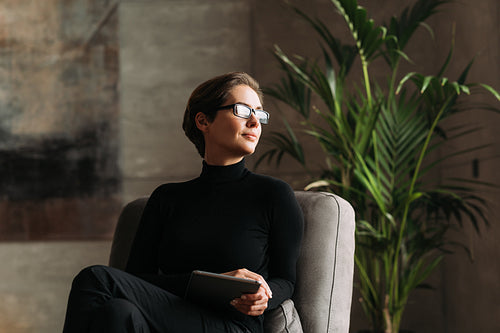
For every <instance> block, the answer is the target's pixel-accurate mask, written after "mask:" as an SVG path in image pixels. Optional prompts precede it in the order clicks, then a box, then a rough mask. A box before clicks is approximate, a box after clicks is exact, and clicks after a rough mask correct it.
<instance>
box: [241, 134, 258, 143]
mask: <svg viewBox="0 0 500 333" xmlns="http://www.w3.org/2000/svg"><path fill="white" fill-rule="evenodd" d="M243 136H244V137H245V138H247V139H250V140H252V141H254V140H257V139H258V136H257V135H256V134H253V133H243Z"/></svg>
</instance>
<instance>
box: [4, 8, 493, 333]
mask: <svg viewBox="0 0 500 333" xmlns="http://www.w3.org/2000/svg"><path fill="white" fill-rule="evenodd" d="M297 3H299V4H300V5H301V6H302V7H303V8H305V9H306V10H307V11H308V12H310V13H316V14H318V15H319V16H321V17H323V18H327V19H329V20H330V23H331V24H332V27H333V29H339V31H344V32H345V29H344V28H343V25H344V23H343V22H342V20H341V19H340V18H338V16H337V15H336V14H335V13H334V12H333V11H331V4H330V3H329V1H327V0H310V1H305V0H304V1H297ZM360 3H361V4H363V5H366V6H368V7H369V8H370V12H371V13H372V14H373V15H374V16H375V18H376V19H377V20H384V19H385V18H387V17H388V15H391V14H396V13H398V12H399V9H397V8H399V6H400V2H399V1H397V0H391V1H385V2H383V3H382V4H377V5H372V2H369V1H363V2H361V1H360ZM117 15H118V21H119V45H120V50H119V53H120V63H119V74H120V115H119V120H118V122H119V127H120V137H119V146H120V158H119V165H120V168H121V172H122V183H123V186H122V192H121V194H120V197H121V200H122V202H125V201H128V200H129V199H131V198H134V197H137V196H142V195H148V194H149V193H150V192H151V191H152V190H153V189H154V187H156V186H157V185H158V184H159V183H162V182H165V181H176V180H183V179H187V178H191V177H194V176H196V175H197V174H198V173H199V169H200V163H201V161H200V159H199V157H198V156H197V154H196V151H195V149H194V147H193V146H192V145H191V144H190V143H189V142H188V141H187V139H186V138H185V137H184V135H183V133H182V132H181V130H180V121H181V115H182V112H183V110H184V106H185V103H186V100H187V98H188V96H189V94H190V92H191V91H192V89H193V88H194V87H195V86H196V85H197V84H198V83H200V82H201V81H203V80H205V79H206V78H208V77H211V76H213V75H215V74H219V73H221V72H225V71H229V70H245V71H249V72H250V73H251V74H253V75H254V76H255V77H256V78H257V79H259V80H260V81H261V83H262V84H263V85H269V84H271V83H274V82H276V81H277V80H278V77H279V70H278V68H277V66H276V62H275V61H274V59H273V57H272V55H271V53H270V49H271V48H272V45H273V44H274V43H278V44H279V45H280V46H281V47H282V48H283V49H284V50H286V51H287V52H289V53H298V54H302V55H315V54H316V55H318V54H319V53H318V47H317V45H318V44H317V40H316V38H315V37H314V38H311V37H310V36H311V30H310V29H308V28H307V27H306V26H305V25H304V23H303V22H301V21H299V20H297V19H296V18H295V17H294V16H293V14H291V13H290V12H288V11H286V10H284V9H283V7H282V5H281V3H280V1H268V0H238V1H230V0H216V1H202V0H188V1H180V0H179V1H177V0H149V1H139V0H137V1H132V0H129V1H121V2H120V5H119V8H118V11H117ZM499 16H500V5H499V4H498V1H496V0H481V1H477V2H474V4H472V3H470V2H465V3H460V4H455V5H453V6H448V9H447V11H446V13H445V14H440V15H439V16H438V17H436V18H435V19H433V20H432V21H431V25H432V27H433V28H434V30H435V32H436V37H435V41H429V38H428V36H427V33H426V32H425V30H424V29H422V31H420V32H419V33H418V34H417V36H416V38H418V39H419V40H420V42H418V43H415V44H414V45H413V47H411V48H410V49H409V50H408V52H409V53H413V54H414V55H415V57H416V58H418V59H420V60H421V61H417V60H418V59H415V60H416V61H417V62H418V63H419V64H423V65H419V66H417V68H415V70H418V71H422V72H425V73H432V71H433V70H435V68H437V66H438V63H440V62H441V60H443V59H444V56H445V55H446V52H447V50H448V48H447V47H448V43H449V41H450V37H451V33H452V32H451V26H452V24H453V23H456V36H457V38H456V51H455V57H454V63H453V65H452V67H451V68H450V73H449V76H450V77H452V78H453V77H454V76H455V75H456V73H457V72H458V71H459V70H460V69H461V68H463V67H464V66H465V65H466V63H467V62H468V60H469V59H470V58H471V57H473V56H474V55H475V54H476V52H480V54H479V56H478V58H477V60H476V64H475V66H474V67H473V70H472V72H471V77H472V78H473V79H474V80H480V81H482V82H486V83H490V84H492V85H493V86H495V87H496V88H497V89H500V81H499V80H500V69H499V62H498V59H499V52H500V51H499V48H500V43H499V41H498V35H497V34H492V33H491V31H494V32H498V31H500V27H499V22H500V17H499ZM443 45H444V46H443ZM423 46H425V47H423ZM427 47H429V49H430V50H428V49H427ZM425 50H427V51H425ZM424 51H425V52H424ZM436 59H439V61H437V60H436ZM266 106H268V107H267V108H268V109H270V111H271V112H273V124H272V125H270V126H269V127H267V128H266V130H267V131H269V130H273V129H278V128H279V127H280V126H281V124H280V121H279V117H278V116H275V114H277V113H278V112H277V110H279V107H280V105H279V104H277V103H275V102H273V101H271V100H267V103H266ZM468 117H469V118H467V119H465V121H470V122H472V121H474V122H478V123H479V124H481V125H482V126H484V128H485V130H484V131H483V132H482V133H483V134H482V136H483V137H478V138H477V139H478V140H479V139H489V140H490V141H493V142H495V143H498V142H499V139H500V138H499V136H500V133H499V132H498V130H497V129H498V128H499V125H500V123H499V119H498V118H499V117H498V116H491V115H481V116H478V115H477V114H470V115H469V116H468ZM264 135H265V134H264ZM315 149H316V150H315ZM261 150H262V147H260V148H259V150H258V152H257V154H258V153H259V152H261ZM313 151H316V152H317V151H318V149H317V148H313ZM477 154H478V155H475V156H473V157H478V158H481V157H484V156H500V146H499V145H493V146H492V147H490V148H489V149H488V150H484V151H480V152H477ZM479 154H480V155H479ZM254 160H255V159H254V158H249V160H248V165H249V166H252V163H253V161H254ZM499 164H500V161H499V159H498V157H496V158H493V159H489V160H488V161H487V163H484V164H481V165H480V174H481V177H482V179H483V180H485V181H495V180H496V177H497V176H496V175H495V173H496V169H498V166H499ZM259 171H260V172H263V173H268V174H272V175H275V176H279V177H281V178H283V179H285V180H287V181H289V182H290V183H291V184H292V185H293V186H294V187H295V188H300V187H301V186H302V185H303V184H304V183H305V182H306V177H305V175H304V174H303V173H302V171H301V170H300V168H299V167H298V166H297V165H295V164H294V163H293V162H290V163H288V161H287V163H285V165H284V166H283V167H281V168H280V169H275V168H274V167H273V166H267V165H264V166H263V167H262V168H261V169H259ZM470 172H471V165H470V163H469V161H463V162H457V163H454V164H452V165H450V166H448V168H446V169H445V170H443V175H448V174H450V173H453V174H459V175H460V174H463V175H469V174H470ZM487 194H488V196H489V198H490V201H492V202H493V205H492V212H491V214H490V221H491V227H490V228H489V229H482V235H481V236H480V237H479V236H476V235H475V234H474V232H473V231H472V230H471V229H470V228H466V230H465V232H460V233H456V234H454V235H452V237H456V238H457V239H460V240H463V241H465V242H466V243H467V244H469V245H471V248H472V250H473V254H474V259H475V260H474V261H473V262H471V261H469V260H468V259H467V256H466V255H465V254H464V253H463V252H458V253H457V254H456V255H453V256H450V257H447V259H446V260H445V262H444V264H443V265H442V266H441V268H440V269H439V270H438V271H437V272H436V274H434V275H433V276H432V279H431V281H432V282H433V283H434V284H435V286H437V287H438V289H437V290H436V291H417V292H416V293H415V295H414V297H413V298H412V300H411V304H409V306H408V309H407V313H406V317H405V320H404V325H403V326H404V327H407V328H410V329H413V330H414V331H415V332H417V333H422V332H450V333H451V332H453V333H455V332H458V333H465V332H467V333H468V332H496V331H499V330H500V326H499V325H500V323H499V321H498V319H497V318H498V317H499V315H500V303H499V302H498V299H500V295H499V292H500V288H499V285H498V281H497V280H498V278H497V277H498V275H499V273H500V267H499V261H498V260H497V258H498V253H499V252H500V251H499V250H500V249H499V245H498V242H496V239H497V238H498V237H499V236H500V226H499V225H498V223H496V221H498V217H499V216H498V212H499V206H498V202H499V200H498V199H499V192H498V189H493V190H489V192H488V193H487ZM108 253H109V242H46V243H34V242H25V243H0V260H1V262H2V266H1V267H0V299H2V303H3V305H1V306H0V323H1V324H0V332H4V331H5V332H23V333H25V332H26V333H27V332H42V333H44V332H47V333H48V332H57V331H60V328H61V327H62V321H63V314H64V309H65V305H66V298H67V292H68V290H69V285H70V281H71V278H72V276H74V275H75V274H76V273H77V272H78V271H79V269H80V268H81V267H84V266H86V265H88V264H94V263H106V262H107V256H108ZM2 325H3V326H2ZM365 327H366V321H365V320H364V318H363V317H362V314H361V310H360V307H359V305H358V302H357V297H356V296H355V298H354V300H353V314H352V321H351V328H352V330H351V331H352V332H355V331H356V330H357V329H361V328H365Z"/></svg>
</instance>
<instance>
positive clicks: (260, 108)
mask: <svg viewBox="0 0 500 333" xmlns="http://www.w3.org/2000/svg"><path fill="white" fill-rule="evenodd" d="M234 104H242V105H245V106H248V107H249V108H250V109H253V108H252V107H251V106H250V105H248V104H247V103H243V102H236V103H234ZM254 110H264V108H263V107H262V106H258V107H256V108H255V109H254Z"/></svg>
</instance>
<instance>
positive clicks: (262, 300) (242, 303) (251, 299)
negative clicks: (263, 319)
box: [231, 286, 269, 316]
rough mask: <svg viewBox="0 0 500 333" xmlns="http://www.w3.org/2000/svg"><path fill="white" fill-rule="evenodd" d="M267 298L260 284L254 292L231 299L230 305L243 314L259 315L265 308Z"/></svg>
mask: <svg viewBox="0 0 500 333" xmlns="http://www.w3.org/2000/svg"><path fill="white" fill-rule="evenodd" d="M268 301H269V298H268V297H267V294H266V292H265V290H264V288H263V287H262V286H261V287H260V288H259V290H258V291H257V292H256V293H255V294H244V295H242V296H241V297H240V298H235V299H233V300H232V301H231V305H232V306H234V307H235V308H236V310H238V311H240V312H241V313H243V314H246V315H249V316H260V315H261V314H263V313H264V311H265V310H266V309H267V302H268Z"/></svg>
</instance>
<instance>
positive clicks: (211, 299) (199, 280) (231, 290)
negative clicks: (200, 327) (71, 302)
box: [186, 271, 260, 305]
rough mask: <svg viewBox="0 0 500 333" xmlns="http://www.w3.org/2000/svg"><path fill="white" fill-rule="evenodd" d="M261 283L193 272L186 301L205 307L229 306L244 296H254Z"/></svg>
mask: <svg viewBox="0 0 500 333" xmlns="http://www.w3.org/2000/svg"><path fill="white" fill-rule="evenodd" d="M259 288H260V282H259V281H256V280H250V279H243V278H239V277H234V276H229V275H224V274H217V273H210V272H204V271H193V272H192V273H191V278H190V279H189V283H188V286H187V289H186V299H188V300H190V301H193V302H196V303H202V304H205V305H229V302H231V301H232V300H233V299H235V298H238V297H241V295H243V294H254V293H256V292H257V290H259Z"/></svg>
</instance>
